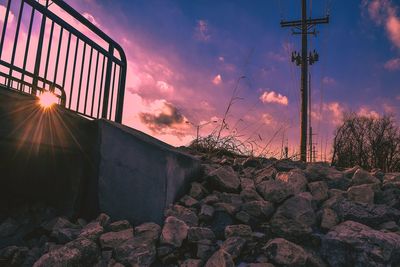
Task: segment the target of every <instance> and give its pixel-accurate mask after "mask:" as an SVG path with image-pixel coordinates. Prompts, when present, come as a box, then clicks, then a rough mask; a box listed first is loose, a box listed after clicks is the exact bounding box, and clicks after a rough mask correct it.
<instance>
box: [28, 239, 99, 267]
mask: <svg viewBox="0 0 400 267" xmlns="http://www.w3.org/2000/svg"><path fill="white" fill-rule="evenodd" d="M98 256H99V250H98V247H97V245H96V243H95V242H93V241H91V240H89V239H86V238H78V239H76V240H74V241H72V242H69V243H67V244H66V245H65V246H62V247H60V248H57V249H54V250H52V251H50V252H49V253H46V254H44V255H43V256H42V257H40V259H39V260H38V261H36V262H35V264H34V265H33V266H34V267H42V266H43V267H48V266H91V265H92V264H94V263H95V262H96V261H97V258H98Z"/></svg>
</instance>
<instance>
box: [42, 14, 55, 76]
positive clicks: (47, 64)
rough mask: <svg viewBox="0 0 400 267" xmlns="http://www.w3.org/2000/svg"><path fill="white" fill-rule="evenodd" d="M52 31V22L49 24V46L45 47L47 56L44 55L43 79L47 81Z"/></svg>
mask: <svg viewBox="0 0 400 267" xmlns="http://www.w3.org/2000/svg"><path fill="white" fill-rule="evenodd" d="M53 31H54V21H52V22H51V28H50V36H49V45H48V47H47V55H46V67H45V69H44V79H45V80H47V72H48V70H49V61H50V52H51V45H52V43H53Z"/></svg>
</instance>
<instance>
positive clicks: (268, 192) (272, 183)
mask: <svg viewBox="0 0 400 267" xmlns="http://www.w3.org/2000/svg"><path fill="white" fill-rule="evenodd" d="M257 191H258V192H259V193H260V194H261V196H262V197H263V198H264V199H265V200H267V201H271V202H273V203H281V202H282V201H284V200H285V199H287V198H288V197H290V196H292V195H293V189H292V187H290V186H289V184H287V183H285V182H282V181H280V180H268V181H264V182H261V183H259V184H258V185H257Z"/></svg>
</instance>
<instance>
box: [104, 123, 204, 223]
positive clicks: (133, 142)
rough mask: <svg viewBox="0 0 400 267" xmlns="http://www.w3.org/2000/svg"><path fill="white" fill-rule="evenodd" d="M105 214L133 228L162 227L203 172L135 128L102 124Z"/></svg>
mask: <svg viewBox="0 0 400 267" xmlns="http://www.w3.org/2000/svg"><path fill="white" fill-rule="evenodd" d="M98 127H99V174H98V179H99V180H98V190H99V191H98V198H99V209H100V211H103V212H106V213H107V214H109V215H110V216H111V217H112V218H114V219H128V220H129V221H131V222H132V223H134V224H138V223H141V222H146V221H154V222H158V223H162V219H163V211H164V209H165V207H166V206H168V205H169V204H171V203H172V202H173V201H174V200H175V199H176V198H177V197H178V196H179V195H180V192H181V191H182V190H183V189H184V188H185V187H186V186H188V184H189V182H190V181H191V179H192V178H193V177H194V176H195V175H196V174H198V172H199V171H200V163H199V162H198V161H197V160H196V159H195V158H193V157H191V156H189V155H186V154H183V153H181V152H179V151H177V150H176V149H175V148H173V147H172V146H170V145H168V144H165V143H163V142H161V141H159V140H157V139H155V138H152V137H150V136H148V135H146V134H144V133H142V132H139V131H136V130H134V129H132V128H129V127H126V126H123V125H120V124H115V123H112V122H109V121H105V120H100V121H98Z"/></svg>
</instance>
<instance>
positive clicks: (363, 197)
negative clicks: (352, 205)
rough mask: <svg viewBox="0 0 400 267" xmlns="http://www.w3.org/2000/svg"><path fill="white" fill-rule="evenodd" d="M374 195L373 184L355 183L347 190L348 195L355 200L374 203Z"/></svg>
mask: <svg viewBox="0 0 400 267" xmlns="http://www.w3.org/2000/svg"><path fill="white" fill-rule="evenodd" d="M374 196H375V194H374V190H373V189H372V187H371V184H362V185H355V186H352V187H350V188H349V189H348V190H347V197H348V198H349V199H350V200H352V201H355V202H361V203H367V204H373V203H374Z"/></svg>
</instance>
